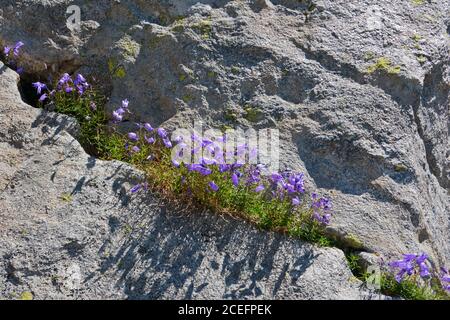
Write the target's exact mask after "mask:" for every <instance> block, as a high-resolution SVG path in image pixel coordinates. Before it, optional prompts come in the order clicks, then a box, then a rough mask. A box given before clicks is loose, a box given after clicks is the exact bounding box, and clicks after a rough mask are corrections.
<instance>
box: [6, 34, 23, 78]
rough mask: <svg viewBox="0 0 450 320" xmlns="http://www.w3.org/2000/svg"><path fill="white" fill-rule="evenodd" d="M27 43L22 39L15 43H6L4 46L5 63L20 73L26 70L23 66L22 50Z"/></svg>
mask: <svg viewBox="0 0 450 320" xmlns="http://www.w3.org/2000/svg"><path fill="white" fill-rule="evenodd" d="M24 45H25V44H24V43H23V42H22V41H18V42H17V43H16V44H15V45H11V46H10V45H6V46H5V47H4V48H3V56H4V61H5V64H6V65H7V66H8V67H10V68H11V69H13V70H16V72H17V73H18V74H22V73H23V72H24V69H23V67H21V65H20V63H21V59H20V57H21V50H22V47H23V46H24Z"/></svg>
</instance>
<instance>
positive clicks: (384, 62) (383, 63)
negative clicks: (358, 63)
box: [367, 57, 401, 74]
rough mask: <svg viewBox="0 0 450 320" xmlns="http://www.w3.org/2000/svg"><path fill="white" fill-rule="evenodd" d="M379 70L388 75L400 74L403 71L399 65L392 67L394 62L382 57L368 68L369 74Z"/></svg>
mask: <svg viewBox="0 0 450 320" xmlns="http://www.w3.org/2000/svg"><path fill="white" fill-rule="evenodd" d="M378 70H380V71H384V72H387V73H388V74H398V73H400V71H401V67H400V66H398V65H396V66H392V62H391V61H390V60H389V59H388V58H386V57H381V58H379V59H378V60H377V61H376V62H375V63H374V64H372V65H370V66H369V67H367V73H369V74H371V73H374V72H375V71H378Z"/></svg>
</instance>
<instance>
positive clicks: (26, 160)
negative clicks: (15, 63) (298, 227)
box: [0, 63, 380, 299]
mask: <svg viewBox="0 0 450 320" xmlns="http://www.w3.org/2000/svg"><path fill="white" fill-rule="evenodd" d="M17 81H18V75H17V74H16V73H15V72H13V71H12V70H10V69H8V68H6V67H5V66H4V65H3V64H1V63H0V149H1V153H0V160H1V161H0V164H1V165H0V235H1V236H0V297H1V298H2V299H4V298H6V299H10V298H16V297H20V296H21V295H22V294H23V293H31V294H32V295H33V297H34V298H35V299H117V298H118V299H123V298H129V299H163V298H165V299H169V298H171V299H248V298H254V299H262V298H266V299H269V298H274V299H369V298H372V299H373V298H380V297H379V296H377V295H372V294H370V292H369V291H367V290H366V289H364V287H363V285H362V283H361V282H360V281H359V280H357V279H355V278H354V277H353V276H352V274H351V272H350V270H349V269H348V266H347V263H346V260H345V257H344V254H343V253H342V251H340V250H338V249H334V248H324V249H320V248H317V247H314V246H312V245H309V244H306V243H303V242H301V241H298V240H295V239H288V238H286V237H284V236H281V235H279V234H274V233H268V232H262V231H258V230H257V229H255V228H254V227H253V226H251V225H248V224H246V223H244V222H241V221H236V220H233V219H231V218H226V217H220V216H217V215H214V214H212V213H209V212H203V213H202V212H186V210H181V209H179V208H175V207H171V206H170V205H168V204H167V203H163V202H162V201H161V200H158V199H157V198H155V197H154V196H153V195H152V194H150V193H145V194H144V193H141V194H138V195H135V196H130V194H129V192H128V190H129V188H130V186H131V185H133V184H135V183H136V182H137V181H140V178H142V176H141V173H140V172H138V171H135V170H134V169H132V168H131V167H129V166H128V165H126V164H123V163H120V162H105V161H100V160H96V159H95V158H92V157H90V156H89V155H87V154H86V153H85V152H84V150H83V149H82V147H81V146H80V145H79V143H78V142H77V141H76V140H75V139H74V137H73V136H72V135H73V134H76V132H77V131H76V124H75V123H74V122H73V121H72V120H71V119H70V118H67V117H64V116H60V115H57V114H53V113H48V112H45V111H42V110H39V109H34V108H32V107H31V106H29V105H26V104H25V103H23V102H22V101H21V97H20V94H19V91H18V88H17Z"/></svg>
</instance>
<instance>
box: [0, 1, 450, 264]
mask: <svg viewBox="0 0 450 320" xmlns="http://www.w3.org/2000/svg"><path fill="white" fill-rule="evenodd" d="M70 4H73V3H72V1H68V0H67V1H42V0H33V1H12V0H3V1H2V2H1V3H0V44H1V43H13V42H15V41H17V40H22V41H24V42H25V43H26V49H25V54H24V59H25V67H26V70H27V71H28V75H27V76H29V77H30V78H32V77H38V76H40V77H41V79H46V77H48V76H49V75H51V76H52V77H53V78H54V77H55V76H57V75H58V74H60V73H61V72H66V71H69V72H75V71H80V72H83V73H90V74H91V75H95V76H96V78H97V79H99V80H100V81H101V82H102V83H103V84H104V85H105V87H106V90H107V91H108V93H109V95H110V108H111V109H112V108H114V107H116V106H117V105H118V104H119V103H120V101H121V100H122V99H123V98H128V99H129V100H130V101H131V104H130V107H132V108H133V112H134V113H133V117H134V118H133V119H131V120H133V121H149V122H152V124H154V125H159V124H164V125H165V126H167V127H170V128H176V127H183V128H184V127H189V126H191V125H192V121H194V120H198V119H202V120H203V122H204V124H205V125H207V126H210V127H224V126H229V127H236V126H240V127H243V128H248V127H253V128H255V129H260V128H277V129H279V130H280V135H281V145H280V149H281V151H282V155H281V157H280V159H282V165H283V166H284V167H285V168H289V169H294V170H300V171H303V172H305V174H306V176H307V178H308V184H309V185H310V186H312V188H315V189H318V190H319V191H320V192H321V193H325V194H329V195H330V196H331V197H332V198H333V201H334V206H335V216H334V217H333V222H332V225H331V227H330V232H333V233H335V234H337V235H338V236H339V237H340V238H342V239H344V240H345V241H347V243H348V244H349V245H351V246H353V247H357V248H362V249H363V250H366V251H370V252H377V253H381V254H383V255H385V256H391V255H398V254H401V253H405V252H414V253H418V252H422V251H424V252H427V253H428V254H430V256H431V257H432V258H433V260H434V262H435V263H436V264H439V263H440V264H445V263H446V262H447V264H448V261H449V260H450V241H449V240H450V215H449V212H450V210H449V209H450V208H449V207H450V204H449V195H448V187H449V168H450V166H449V156H450V154H449V151H448V150H449V148H448V147H449V139H448V131H449V123H450V122H449V115H448V106H449V71H448V62H449V57H448V47H447V43H448V35H449V18H448V17H449V14H448V10H449V9H448V6H447V4H446V2H445V1H436V0H431V1H423V3H422V4H419V2H415V1H396V2H393V1H385V0H381V1H375V0H364V1H353V0H352V1H344V0H342V1H340V0H339V1H294V0H271V1H269V0H253V1H226V0H192V1H191V0H187V1H174V0H165V1H139V0H121V1H106V0H103V1H102V0H100V1H95V2H92V1H83V0H79V1H75V4H76V5H78V6H79V7H80V9H81V21H82V22H81V28H80V30H69V29H68V28H67V27H66V18H67V16H68V15H67V14H66V13H65V12H66V9H67V7H68V6H69V5H70ZM36 11H39V12H41V13H42V14H40V15H35V12H36Z"/></svg>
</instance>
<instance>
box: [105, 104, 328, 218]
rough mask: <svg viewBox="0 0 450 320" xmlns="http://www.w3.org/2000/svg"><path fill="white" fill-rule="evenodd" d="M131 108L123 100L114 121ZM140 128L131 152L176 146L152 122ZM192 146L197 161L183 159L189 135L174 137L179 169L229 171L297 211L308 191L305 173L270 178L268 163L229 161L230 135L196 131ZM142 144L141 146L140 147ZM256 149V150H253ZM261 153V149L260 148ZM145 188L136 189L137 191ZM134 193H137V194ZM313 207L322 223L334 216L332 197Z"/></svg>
mask: <svg viewBox="0 0 450 320" xmlns="http://www.w3.org/2000/svg"><path fill="white" fill-rule="evenodd" d="M126 112H129V111H128V100H124V101H122V106H121V107H120V108H118V109H117V110H115V111H113V116H112V117H113V121H114V123H118V122H121V121H122V120H123V115H124V114H125V113H126ZM137 127H138V130H139V131H136V132H134V131H132V132H128V134H127V140H128V141H127V143H126V146H125V147H126V150H127V151H128V152H129V154H130V155H131V154H134V153H138V152H140V151H141V150H142V148H141V147H142V143H143V144H149V145H153V144H155V143H156V142H158V141H159V143H161V146H163V147H165V148H168V149H171V148H173V145H172V141H171V140H170V139H169V135H168V133H167V131H166V130H165V129H164V128H157V129H154V128H153V127H152V126H151V125H150V124H149V123H144V124H140V123H139V124H137ZM190 139H191V141H190V143H191V146H194V147H193V148H192V149H191V150H190V153H191V156H193V157H194V158H195V159H196V160H195V163H184V162H183V160H182V158H183V157H182V156H183V153H184V152H185V151H184V150H185V149H189V148H187V147H188V146H187V144H186V143H189V141H184V140H185V137H182V136H179V137H174V138H173V139H172V140H173V141H174V142H176V143H177V147H181V148H180V149H179V151H178V150H177V153H175V157H172V164H173V166H175V167H177V168H179V167H181V166H183V167H185V168H186V169H187V170H188V172H197V173H198V174H200V175H202V176H205V177H207V176H210V175H212V174H213V173H214V172H215V171H219V172H221V173H228V175H225V176H228V177H229V179H230V182H231V183H232V185H233V186H234V187H236V188H240V187H242V188H247V189H249V190H252V192H255V193H260V194H261V196H263V197H266V198H267V199H268V200H272V199H280V200H283V199H288V200H289V203H291V204H292V209H293V210H295V208H296V207H297V206H300V205H301V204H302V200H301V199H302V198H303V196H304V194H305V192H306V190H305V177H304V174H303V173H295V172H288V171H286V172H284V173H278V172H276V173H272V174H271V175H270V176H269V177H267V176H265V175H263V174H262V172H263V171H264V169H265V166H264V165H261V164H257V165H255V164H252V165H246V166H244V164H243V163H240V162H239V161H236V162H235V163H233V164H227V163H225V161H224V151H223V149H222V145H221V143H223V142H224V141H225V140H226V138H225V137H219V138H215V139H210V138H200V137H199V136H198V135H197V134H195V133H194V134H192V135H191V137H190ZM188 140H189V138H188ZM139 146H141V147H139ZM252 150H253V152H252ZM245 154H248V155H249V157H250V158H251V157H252V154H253V156H254V154H255V152H254V148H253V149H251V148H250V147H249V146H248V145H247V144H242V145H238V146H237V148H236V150H235V151H234V153H232V155H234V156H235V157H236V158H242V155H245ZM256 154H257V150H256ZM147 159H148V160H152V159H153V156H151V155H150V156H148V157H147ZM217 182H218V181H217V180H216V181H214V179H211V180H210V181H209V182H208V183H207V191H209V192H218V191H219V189H220V184H218V183H217ZM140 189H141V188H137V187H136V188H133V189H132V190H133V191H134V192H136V191H138V190H140ZM134 192H133V193H134ZM310 209H311V212H312V219H314V220H316V221H317V222H319V223H320V224H323V225H327V224H329V223H330V219H331V209H332V205H331V200H330V199H327V198H324V197H318V195H317V194H315V193H313V194H312V196H311V204H310Z"/></svg>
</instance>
